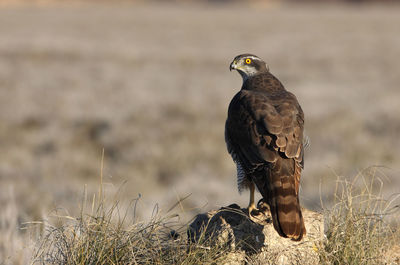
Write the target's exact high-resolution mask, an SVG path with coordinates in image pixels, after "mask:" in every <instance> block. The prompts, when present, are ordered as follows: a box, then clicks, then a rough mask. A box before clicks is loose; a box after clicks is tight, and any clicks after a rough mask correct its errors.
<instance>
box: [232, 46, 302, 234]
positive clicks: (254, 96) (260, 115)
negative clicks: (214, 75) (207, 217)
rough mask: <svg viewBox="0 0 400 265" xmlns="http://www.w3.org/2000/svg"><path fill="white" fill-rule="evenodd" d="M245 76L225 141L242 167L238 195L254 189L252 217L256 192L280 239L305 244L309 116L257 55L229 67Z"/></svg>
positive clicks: (237, 59) (234, 101) (242, 57)
mask: <svg viewBox="0 0 400 265" xmlns="http://www.w3.org/2000/svg"><path fill="white" fill-rule="evenodd" d="M229 70H230V71H232V70H236V71H238V72H239V74H240V75H241V76H242V79H243V83H242V87H241V89H240V91H239V92H237V94H236V95H235V96H234V97H233V99H232V100H231V102H230V104H229V108H228V115H227V119H226V123H225V142H226V146H227V149H228V152H229V154H230V155H231V156H232V159H233V161H234V162H235V164H236V168H237V184H238V189H239V193H241V192H242V191H243V190H245V189H249V190H250V200H249V205H248V207H247V210H248V213H249V215H251V214H252V213H253V212H257V211H258V210H259V209H257V207H256V205H255V201H254V193H255V189H256V188H257V189H258V191H259V192H260V193H261V195H262V199H261V201H262V202H263V203H266V204H267V205H268V206H269V210H270V212H271V217H272V223H273V226H274V228H275V230H276V231H277V232H278V234H279V235H280V236H281V237H286V238H290V239H292V240H294V241H300V240H301V239H302V238H303V236H305V234H306V229H305V225H304V220H303V216H302V212H301V207H300V202H299V185H300V175H301V171H302V169H303V168H304V147H305V145H306V142H308V139H307V138H306V137H305V136H304V113H303V110H302V108H301V106H300V104H299V102H298V101H297V98H296V96H295V95H294V94H292V93H291V92H289V91H287V90H286V89H285V87H284V86H283V85H282V83H281V82H280V81H279V80H278V79H277V78H276V77H275V76H274V75H272V74H271V73H270V71H269V67H268V65H267V64H266V63H265V62H264V61H263V60H262V59H261V58H259V57H258V56H256V55H253V54H248V53H247V54H241V55H238V56H236V57H235V58H234V59H233V61H232V63H231V64H230V66H229Z"/></svg>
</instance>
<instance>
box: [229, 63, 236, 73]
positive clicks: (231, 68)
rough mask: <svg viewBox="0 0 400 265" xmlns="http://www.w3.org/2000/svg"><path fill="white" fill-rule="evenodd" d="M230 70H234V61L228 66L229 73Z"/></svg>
mask: <svg viewBox="0 0 400 265" xmlns="http://www.w3.org/2000/svg"><path fill="white" fill-rule="evenodd" d="M232 70H236V62H235V61H233V62H232V63H231V64H230V65H229V71H232Z"/></svg>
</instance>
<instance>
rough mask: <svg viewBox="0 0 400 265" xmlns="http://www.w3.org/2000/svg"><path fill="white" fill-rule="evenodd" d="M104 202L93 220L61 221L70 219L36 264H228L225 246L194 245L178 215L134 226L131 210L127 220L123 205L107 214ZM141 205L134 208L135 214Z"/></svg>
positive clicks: (40, 249)
mask: <svg viewBox="0 0 400 265" xmlns="http://www.w3.org/2000/svg"><path fill="white" fill-rule="evenodd" d="M99 193H102V192H99ZM99 198H100V200H99V201H97V202H96V201H95V199H93V202H92V203H91V205H92V213H90V214H84V213H83V211H82V213H81V215H80V216H79V218H73V217H71V216H58V218H60V219H64V220H63V223H64V224H63V225H61V226H54V225H50V224H46V229H45V233H44V235H43V236H42V238H41V239H40V241H39V243H38V245H37V247H36V251H35V254H34V259H33V263H34V264H205V263H207V264H210V263H214V262H216V264H218V263H221V262H223V261H224V260H225V259H226V254H227V253H228V251H226V249H224V247H223V246H216V247H213V248H210V247H204V246H208V245H210V244H209V242H206V239H202V240H200V241H199V242H197V243H193V244H190V245H188V244H187V236H186V228H187V225H182V224H179V222H178V220H179V219H178V216H177V215H176V214H172V215H169V216H161V215H159V214H158V213H156V214H154V216H153V217H152V218H151V220H150V221H148V222H139V221H133V222H129V221H128V218H127V216H128V213H129V210H126V211H125V210H124V211H122V212H124V214H123V215H121V209H120V207H119V203H118V202H114V203H113V205H112V206H111V207H109V209H107V208H106V207H105V205H106V201H105V197H102V196H99ZM137 202H138V199H137V200H135V201H134V202H133V205H131V206H133V207H128V208H129V209H135V208H136V204H137ZM93 209H95V210H94V211H93ZM156 212H157V211H156ZM134 219H135V218H134Z"/></svg>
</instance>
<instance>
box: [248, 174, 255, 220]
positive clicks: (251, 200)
mask: <svg viewBox="0 0 400 265" xmlns="http://www.w3.org/2000/svg"><path fill="white" fill-rule="evenodd" d="M249 188H250V202H249V207H247V210H248V211H249V216H250V215H251V212H252V211H253V210H257V207H256V205H255V204H254V191H255V186H254V183H253V182H251V183H250V186H249Z"/></svg>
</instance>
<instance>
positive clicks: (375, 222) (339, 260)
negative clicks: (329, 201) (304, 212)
mask: <svg viewBox="0 0 400 265" xmlns="http://www.w3.org/2000/svg"><path fill="white" fill-rule="evenodd" d="M377 170H378V172H379V169H377V168H376V167H372V168H369V169H366V170H364V171H362V172H361V173H360V174H359V175H357V176H356V177H355V178H354V179H353V180H352V181H351V182H350V181H348V180H346V179H339V180H338V182H337V186H336V191H335V204H334V206H333V207H332V209H330V210H329V211H327V214H326V220H327V231H326V236H327V240H326V242H325V243H324V245H323V246H322V248H321V249H320V255H321V262H322V263H324V264H395V263H396V262H399V261H400V260H399V259H398V256H397V257H396V255H393V254H394V253H392V252H390V251H388V250H391V249H394V248H396V247H397V248H398V246H399V242H400V226H399V217H400V204H399V202H400V201H399V197H400V193H398V194H395V195H393V196H391V198H390V199H389V200H387V199H385V198H383V195H382V188H383V182H382V179H381V178H380V176H378V175H381V174H379V173H378V175H377ZM381 176H382V175H381ZM358 181H361V182H362V184H363V185H362V186H361V188H360V186H359V185H357V184H356V183H357V182H358ZM396 259H397V260H396Z"/></svg>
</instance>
